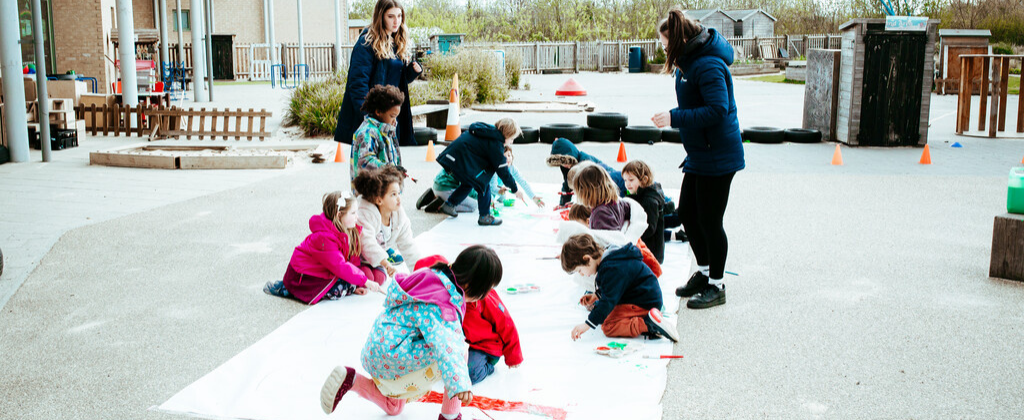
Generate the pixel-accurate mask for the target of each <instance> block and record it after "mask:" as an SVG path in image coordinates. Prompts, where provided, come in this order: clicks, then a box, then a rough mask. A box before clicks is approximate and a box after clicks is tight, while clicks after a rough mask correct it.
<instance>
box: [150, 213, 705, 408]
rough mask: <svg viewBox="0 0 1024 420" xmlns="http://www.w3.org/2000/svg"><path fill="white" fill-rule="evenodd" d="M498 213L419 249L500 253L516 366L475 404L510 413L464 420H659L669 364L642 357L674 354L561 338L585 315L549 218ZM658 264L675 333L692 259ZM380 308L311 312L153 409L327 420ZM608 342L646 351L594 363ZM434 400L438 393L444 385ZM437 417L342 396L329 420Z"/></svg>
mask: <svg viewBox="0 0 1024 420" xmlns="http://www.w3.org/2000/svg"><path fill="white" fill-rule="evenodd" d="M549 196H550V195H549ZM502 210H503V213H502V217H503V219H504V225H502V226H500V227H480V226H477V224H476V214H475V213H474V214H464V215H461V216H460V217H458V218H456V219H448V220H445V221H443V222H441V223H439V224H438V225H437V226H436V227H434V228H433V229H431V230H430V231H428V232H426V233H423V234H422V235H420V236H419V237H418V238H417V241H418V244H419V246H420V248H421V250H422V251H423V252H424V254H425V255H429V254H442V255H444V256H446V257H447V258H448V259H449V260H454V259H455V256H456V255H458V253H459V251H460V250H462V249H463V248H465V247H466V246H468V245H471V244H485V245H488V246H490V247H492V248H493V249H494V250H495V251H497V253H498V255H499V256H500V257H501V260H502V264H503V267H504V277H503V279H502V281H501V284H500V285H499V287H498V289H499V294H500V295H501V298H502V300H504V302H505V304H506V306H507V307H508V310H509V312H510V313H511V314H512V317H513V319H514V320H515V323H516V326H517V328H518V330H519V335H520V339H521V344H522V349H523V355H524V358H525V360H524V362H523V364H522V365H521V366H520V367H519V368H517V369H509V368H508V367H506V366H505V364H504V359H502V361H501V362H499V363H498V366H497V369H496V371H495V373H494V374H493V375H491V376H490V377H488V378H487V379H485V380H484V381H483V382H481V383H478V384H477V385H475V386H474V387H473V393H474V395H475V396H477V397H486V398H490V399H496V400H502V401H507V402H509V406H511V407H512V408H509V407H504V408H497V409H490V408H487V407H484V410H483V411H481V410H480V409H479V408H464V409H463V418H465V419H543V418H566V419H609V418H629V419H660V418H661V396H662V393H663V392H664V388H665V380H666V376H665V375H666V365H667V362H666V361H665V360H652V359H645V358H643V357H642V356H643V355H666V354H672V343H671V342H670V341H668V340H667V339H662V340H655V341H646V340H643V339H642V338H640V339H621V338H616V339H611V338H607V337H605V336H604V334H603V333H601V330H600V329H598V330H592V331H590V332H588V333H585V334H584V335H583V337H582V338H581V339H580V340H579V341H576V342H573V341H572V340H571V339H570V337H569V335H570V331H571V330H572V328H573V327H574V326H575V325H577V324H579V323H581V322H583V321H584V320H585V319H586V316H587V312H586V310H585V309H584V308H582V307H580V306H579V305H578V304H577V301H578V300H579V297H580V296H581V295H582V290H581V289H579V288H578V287H577V286H576V285H575V284H573V283H572V281H571V280H570V278H569V276H568V275H567V274H565V273H564V272H563V271H562V270H561V268H560V265H559V262H558V260H555V259H553V257H554V256H556V255H558V253H559V251H560V247H559V245H558V244H556V243H554V230H555V228H556V227H557V220H558V216H557V215H556V214H555V213H553V212H551V211H547V210H539V209H536V208H534V209H529V210H528V209H526V208H525V207H524V205H523V203H522V202H519V203H517V206H516V207H514V208H511V209H509V208H504V209H502ZM665 253H666V256H665V264H664V266H663V268H664V273H665V275H663V276H662V278H663V284H662V289H663V294H664V297H665V305H666V308H665V314H666V316H667V317H668V318H670V319H671V320H673V321H675V320H676V316H675V313H676V311H677V307H678V303H679V300H678V299H677V298H676V297H675V295H674V294H673V293H674V288H675V287H676V286H678V284H676V283H679V282H680V280H679V279H683V278H685V274H686V273H687V272H688V270H689V252H688V248H687V247H686V246H685V244H680V243H678V242H676V243H671V244H667V246H666V252H665ZM522 283H533V284H535V285H537V286H539V287H540V291H539V292H536V293H529V294H516V295H509V294H507V293H506V288H507V287H509V286H514V285H517V284H522ZM268 299H271V297H268ZM383 300H384V297H383V295H379V294H370V295H367V296H350V297H347V298H344V299H342V300H339V301H324V302H321V303H319V304H317V305H315V306H312V307H310V308H309V309H307V310H305V311H303V312H301V313H299V314H298V315H296V316H295V317H293V318H292V319H291V320H289V321H288V322H286V323H285V324H284V325H282V326H281V327H279V328H278V329H276V330H275V331H274V332H272V333H270V335H268V336H267V337H265V338H263V339H262V340H260V341H259V342H257V343H256V344H253V345H252V346H251V347H249V348H247V349H245V350H244V351H242V352H241V353H239V354H238V355H237V356H235V357H234V358H232V359H231V360H228V361H227V362H226V363H224V364H223V365H221V366H220V367H218V368H217V369H215V370H214V371H213V372H210V373H209V374H207V375H206V376H204V377H202V378H200V379H199V380H198V381H196V382H195V383H193V384H191V385H189V386H188V387H187V388H185V389H184V390H182V391H180V392H179V393H178V394H176V395H175V396H173V397H172V398H171V399H170V400H168V401H167V402H165V403H164V404H162V405H160V406H159V407H157V408H156V409H157V410H159V411H164V412H172V413H180V414H187V415H192V416H198V417H206V418H225V419H261V420H262V419H266V420H270V419H322V418H328V416H327V415H325V414H324V413H323V412H322V411H321V409H320V400H319V395H320V387H321V385H322V384H323V382H324V379H325V378H326V377H327V375H328V374H329V373H330V372H331V369H333V368H334V366H335V365H339V364H341V365H349V366H352V367H355V368H356V370H357V371H359V372H360V373H362V374H364V375H365V371H364V370H363V369H362V367H361V366H360V365H359V354H360V351H361V349H362V347H363V343H364V342H365V340H366V337H367V334H368V332H369V329H370V326H371V325H372V323H373V320H374V319H375V318H376V316H377V315H378V314H379V313H380V312H381V305H382V303H383ZM611 341H615V342H620V343H621V342H628V343H631V344H634V343H636V344H641V345H642V346H643V348H642V349H641V350H640V351H638V352H636V353H633V354H631V355H628V356H625V357H622V358H619V359H613V358H610V357H607V356H602V355H598V354H596V353H595V351H594V349H595V348H596V347H598V346H603V345H606V344H608V343H609V342H611ZM285 361H288V362H289V363H285ZM434 390H435V391H438V392H443V386H442V384H441V383H438V384H436V385H435V387H434ZM481 400H483V399H482V398H478V399H477V400H474V403H476V402H478V401H481ZM518 403H523V404H518ZM471 405H472V404H471ZM439 412H440V406H439V405H438V404H430V403H411V404H407V405H406V408H405V411H404V412H403V413H402V414H401V415H398V416H395V417H388V416H386V415H385V414H384V413H383V412H382V410H380V409H379V408H377V406H375V405H373V404H372V403H370V402H368V401H366V400H363V399H361V398H360V397H359V396H358V395H356V394H355V393H350V394H349V395H347V396H346V398H345V399H344V400H342V402H341V404H340V405H339V406H338V409H337V411H335V413H334V414H332V417H334V418H353V419H383V418H392V419H434V418H437V415H438V413H439Z"/></svg>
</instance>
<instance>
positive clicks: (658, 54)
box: [651, 42, 667, 64]
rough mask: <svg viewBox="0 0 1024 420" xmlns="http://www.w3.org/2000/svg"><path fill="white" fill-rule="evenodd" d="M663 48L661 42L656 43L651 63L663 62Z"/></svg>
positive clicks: (664, 58)
mask: <svg viewBox="0 0 1024 420" xmlns="http://www.w3.org/2000/svg"><path fill="white" fill-rule="evenodd" d="M666 59H667V58H666V57H665V49H663V48H661V43H660V42H659V43H658V49H656V50H654V57H652V58H651V64H665V60H666Z"/></svg>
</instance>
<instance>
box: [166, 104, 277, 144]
mask: <svg viewBox="0 0 1024 420" xmlns="http://www.w3.org/2000/svg"><path fill="white" fill-rule="evenodd" d="M272 115H273V113H271V112H269V111H267V110H266V109H261V110H259V111H255V110H254V109H253V108H249V110H248V111H243V110H242V109H236V110H234V111H232V110H230V109H224V110H217V108H214V109H213V110H212V111H207V110H206V108H200V109H199V110H196V109H194V108H189V109H183V108H178V107H171V108H167V109H154V110H151V111H149V116H150V117H152V118H153V120H154V123H153V127H152V129H151V131H150V140H159V139H165V138H170V137H176V138H178V137H181V136H185V139H187V140H191V139H192V136H196V137H198V138H199V139H200V140H201V139H205V138H206V137H209V138H210V139H216V138H217V137H221V138H222V139H223V140H228V138H230V137H234V138H235V140H241V139H242V138H243V137H245V138H246V139H247V140H250V141H252V139H253V138H258V139H259V140H260V141H263V140H265V139H266V138H267V137H270V132H268V131H267V118H269V117H270V116H272ZM257 127H258V128H257Z"/></svg>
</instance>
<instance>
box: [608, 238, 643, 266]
mask: <svg viewBox="0 0 1024 420" xmlns="http://www.w3.org/2000/svg"><path fill="white" fill-rule="evenodd" d="M638 259H640V260H642V259H643V255H642V254H641V253H640V248H637V247H636V246H633V244H630V243H627V244H625V245H610V246H609V247H608V248H607V249H605V251H604V255H603V256H602V257H601V265H605V264H608V266H612V265H615V264H623V263H625V262H626V261H630V260H638Z"/></svg>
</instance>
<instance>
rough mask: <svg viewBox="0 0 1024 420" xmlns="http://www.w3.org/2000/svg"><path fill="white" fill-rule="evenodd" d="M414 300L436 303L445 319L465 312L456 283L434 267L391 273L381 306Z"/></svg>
mask: <svg viewBox="0 0 1024 420" xmlns="http://www.w3.org/2000/svg"><path fill="white" fill-rule="evenodd" d="M415 302H425V303H432V304H435V305H437V306H438V307H439V308H441V318H444V320H445V321H449V322H451V321H459V320H461V319H462V318H463V317H464V316H465V315H466V302H465V298H463V296H462V291H461V290H460V289H459V286H457V285H456V284H455V283H454V282H452V281H451V280H450V279H449V278H448V276H446V275H444V274H443V273H440V272H438V271H437V270H432V269H429V268H423V269H419V270H416V271H414V272H412V274H402V273H399V274H395V281H394V283H393V284H392V285H391V287H390V288H389V289H388V297H387V299H386V300H385V301H384V306H385V307H387V308H397V307H399V306H402V305H408V304H411V303H415Z"/></svg>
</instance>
